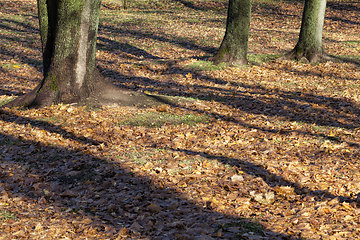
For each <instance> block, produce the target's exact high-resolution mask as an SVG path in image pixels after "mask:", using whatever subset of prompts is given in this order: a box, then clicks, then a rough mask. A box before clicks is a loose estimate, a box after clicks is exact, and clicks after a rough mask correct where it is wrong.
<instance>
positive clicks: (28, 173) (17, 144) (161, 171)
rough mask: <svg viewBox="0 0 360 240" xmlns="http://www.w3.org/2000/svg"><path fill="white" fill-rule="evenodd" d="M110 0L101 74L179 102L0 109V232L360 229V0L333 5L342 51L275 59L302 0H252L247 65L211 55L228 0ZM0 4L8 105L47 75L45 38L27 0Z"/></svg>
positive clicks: (331, 234) (286, 235) (228, 235)
mask: <svg viewBox="0 0 360 240" xmlns="http://www.w3.org/2000/svg"><path fill="white" fill-rule="evenodd" d="M120 3H121V1H115V0H106V1H104V3H103V5H102V10H101V11H102V13H101V14H102V16H101V24H100V29H99V38H98V52H97V59H98V65H99V68H100V71H101V73H102V74H104V75H105V76H106V77H107V78H108V79H109V80H110V81H112V82H113V83H114V84H115V85H116V86H119V87H123V88H126V89H131V90H137V91H141V92H145V93H149V94H162V95H168V96H173V97H174V101H173V102H172V104H171V105H168V104H163V105H158V106H153V107H146V108H135V107H119V106H116V105H113V106H104V107H101V108H87V107H84V106H77V105H64V104H60V105H52V106H50V107H46V108H41V109H18V108H13V109H10V108H2V109H0V193H1V194H0V239H66V238H68V239H85V238H87V239H300V238H303V239H354V238H355V237H357V236H359V234H360V220H359V214H360V212H359V211H360V210H359V204H360V197H359V193H360V184H359V183H360V173H359V169H360V162H359V161H360V151H359V148H360V145H359V142H360V120H359V115H360V105H359V104H360V98H359V96H360V71H359V50H360V39H359V34H358V33H359V32H360V27H359V26H360V25H359V23H360V18H359V16H358V10H359V9H360V5H359V3H349V2H342V1H341V2H339V1H336V2H332V1H330V2H329V4H328V9H327V16H326V18H325V27H324V42H323V45H324V47H325V48H326V51H327V53H329V54H331V55H333V56H334V57H336V59H338V61H336V62H327V63H319V64H309V63H307V62H301V61H300V62H293V61H281V60H271V59H275V58H276V57H277V56H278V55H279V54H283V53H285V52H287V51H289V50H290V49H292V47H293V46H294V44H295V43H296V40H297V36H298V31H299V27H300V21H301V11H302V9H301V7H302V4H301V3H298V2H290V1H284V2H275V1H274V2H268V1H266V2H263V1H255V2H254V5H253V9H252V21H251V28H250V39H249V62H250V65H249V66H247V67H241V68H236V67H225V66H214V65H212V64H211V62H210V61H207V59H208V57H210V56H212V55H213V53H214V52H215V51H216V49H217V47H218V46H219V44H220V42H221V39H222V37H223V34H224V24H225V20H226V19H225V18H226V9H225V7H226V1H211V2H208V1H205V0H202V1H160V0H158V1H133V2H129V6H128V8H127V9H126V10H124V9H123V7H122V6H121V4H120ZM0 7H1V8H0V12H1V15H0V18H1V22H0V31H1V40H0V56H1V57H0V67H1V69H0V83H1V86H0V95H1V96H0V101H1V104H4V103H5V102H7V101H9V100H10V99H12V98H14V97H16V96H20V95H22V94H24V93H27V92H29V91H30V90H31V89H33V88H34V87H35V86H36V84H37V83H38V82H39V81H40V80H41V78H42V73H41V49H40V48H41V46H40V41H39V38H40V37H39V34H38V33H39V30H38V23H37V19H36V1H34V0H28V1H4V0H1V1H0ZM345 13H346V14H345ZM269 60H270V61H269Z"/></svg>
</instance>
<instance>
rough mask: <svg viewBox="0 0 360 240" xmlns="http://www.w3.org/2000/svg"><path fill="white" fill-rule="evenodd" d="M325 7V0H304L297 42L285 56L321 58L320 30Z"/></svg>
mask: <svg viewBox="0 0 360 240" xmlns="http://www.w3.org/2000/svg"><path fill="white" fill-rule="evenodd" d="M325 9H326V0H305V6H304V10H303V16H302V21H301V30H300V34H299V40H298V43H297V44H296V46H295V48H294V49H293V50H292V51H290V52H289V53H288V54H286V55H285V58H287V59H295V60H300V59H301V58H303V57H305V58H306V59H308V60H309V61H310V62H316V61H319V60H321V59H322V58H323V56H324V52H323V47H322V31H323V26H324V18H325Z"/></svg>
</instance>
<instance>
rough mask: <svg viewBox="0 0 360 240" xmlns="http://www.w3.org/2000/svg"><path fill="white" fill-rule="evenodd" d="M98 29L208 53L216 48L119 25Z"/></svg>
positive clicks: (213, 51)
mask: <svg viewBox="0 0 360 240" xmlns="http://www.w3.org/2000/svg"><path fill="white" fill-rule="evenodd" d="M99 31H104V32H106V31H109V32H114V33H119V34H122V35H125V36H126V35H130V36H132V37H136V38H137V39H152V40H156V41H160V42H165V43H171V44H174V45H179V46H181V47H184V48H186V49H189V50H202V51H204V52H206V53H208V54H214V53H215V52H216V51H217V48H214V47H208V46H200V45H197V44H196V43H194V42H191V41H189V40H188V39H186V38H183V37H181V38H180V37H178V38H176V39H175V38H172V37H169V36H159V35H156V34H154V33H146V32H142V31H138V30H131V29H123V28H121V27H117V28H116V27H112V26H99Z"/></svg>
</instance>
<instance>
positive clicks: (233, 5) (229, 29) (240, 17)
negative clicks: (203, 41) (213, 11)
mask: <svg viewBox="0 0 360 240" xmlns="http://www.w3.org/2000/svg"><path fill="white" fill-rule="evenodd" d="M250 17H251V1H250V0H229V7H228V16H227V21H226V32H225V36H224V39H223V41H222V43H221V46H220V48H219V51H218V53H217V54H216V55H215V56H214V62H215V63H216V64H219V63H221V62H226V63H229V64H231V65H233V64H235V65H236V64H246V63H247V51H248V38H249V29H250Z"/></svg>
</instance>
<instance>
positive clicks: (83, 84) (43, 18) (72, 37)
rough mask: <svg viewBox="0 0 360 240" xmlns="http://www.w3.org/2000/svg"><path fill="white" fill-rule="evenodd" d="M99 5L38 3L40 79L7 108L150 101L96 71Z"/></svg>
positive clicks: (69, 0)
mask: <svg viewBox="0 0 360 240" xmlns="http://www.w3.org/2000/svg"><path fill="white" fill-rule="evenodd" d="M100 3H101V0H38V15H39V23H40V35H41V42H42V53H43V67H44V78H43V80H42V82H41V83H40V84H39V85H38V86H37V87H36V88H35V89H34V90H33V91H32V92H30V93H28V94H26V95H24V96H22V97H20V98H17V99H15V100H14V101H12V102H10V103H9V104H7V106H24V107H43V106H48V105H51V104H57V103H84V104H90V105H92V104H94V105H102V104H108V103H112V102H119V103H120V104H122V105H134V104H136V103H137V102H141V103H140V104H142V103H144V104H146V103H147V102H151V101H153V100H151V99H150V100H149V99H148V98H147V96H146V95H142V94H140V93H135V92H134V93H132V92H129V91H125V90H120V89H119V88H116V87H115V86H113V85H112V84H110V83H109V82H107V81H106V80H105V79H104V78H103V77H102V76H101V74H100V73H99V71H98V70H97V68H96V65H95V53H96V39H97V31H98V24H99V13H100ZM145 102H146V103H145Z"/></svg>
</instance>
